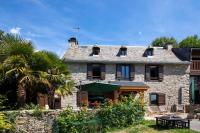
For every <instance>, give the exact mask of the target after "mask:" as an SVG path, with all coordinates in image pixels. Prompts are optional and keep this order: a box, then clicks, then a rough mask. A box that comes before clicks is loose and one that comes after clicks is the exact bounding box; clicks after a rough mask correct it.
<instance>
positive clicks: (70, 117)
mask: <svg viewBox="0 0 200 133" xmlns="http://www.w3.org/2000/svg"><path fill="white" fill-rule="evenodd" d="M133 99H134V98H132V97H124V98H122V100H121V101H120V102H118V103H115V104H107V105H105V106H104V107H102V108H100V109H99V110H93V111H83V110H82V111H79V112H74V111H72V109H69V108H68V109H66V110H65V111H63V112H62V113H61V114H60V115H59V116H58V118H57V120H56V121H55V123H54V132H57V133H64V132H70V133H79V132H81V133H94V132H106V131H107V130H108V129H111V128H121V127H127V126H129V125H132V124H138V123H140V122H142V121H143V118H144V107H143V105H142V103H141V101H140V100H133Z"/></svg>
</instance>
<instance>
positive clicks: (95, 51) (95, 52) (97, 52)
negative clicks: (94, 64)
mask: <svg viewBox="0 0 200 133" xmlns="http://www.w3.org/2000/svg"><path fill="white" fill-rule="evenodd" d="M99 53H100V48H99V47H97V46H94V47H93V55H99Z"/></svg>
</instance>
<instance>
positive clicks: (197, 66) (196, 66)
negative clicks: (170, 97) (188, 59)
mask: <svg viewBox="0 0 200 133" xmlns="http://www.w3.org/2000/svg"><path fill="white" fill-rule="evenodd" d="M190 70H191V72H200V60H193V61H192V63H191V66H190Z"/></svg>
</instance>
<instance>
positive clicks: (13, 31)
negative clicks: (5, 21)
mask: <svg viewBox="0 0 200 133" xmlns="http://www.w3.org/2000/svg"><path fill="white" fill-rule="evenodd" d="M20 30H21V28H19V27H14V28H11V29H10V33H12V34H20Z"/></svg>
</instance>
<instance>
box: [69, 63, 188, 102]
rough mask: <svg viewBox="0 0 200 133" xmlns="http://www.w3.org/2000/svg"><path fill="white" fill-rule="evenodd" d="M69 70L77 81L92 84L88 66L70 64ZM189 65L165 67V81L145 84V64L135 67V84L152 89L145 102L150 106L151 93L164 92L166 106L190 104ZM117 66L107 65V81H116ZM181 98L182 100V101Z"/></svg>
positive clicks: (146, 93)
mask: <svg viewBox="0 0 200 133" xmlns="http://www.w3.org/2000/svg"><path fill="white" fill-rule="evenodd" d="M68 67H69V70H70V71H71V73H72V77H73V79H74V80H75V81H77V82H78V81H80V80H81V81H82V82H91V81H88V80H87V64H86V63H85V64H84V63H70V64H68ZM189 69H190V68H189V65H177V64H167V65H164V77H163V78H164V79H163V81H162V82H145V77H144V75H145V64H136V65H135V80H134V81H135V82H145V83H146V84H147V85H148V86H149V87H150V88H149V89H148V90H147V91H146V92H145V101H146V102H147V104H149V93H151V92H162V93H165V94H166V105H168V106H172V105H177V104H179V103H180V102H178V101H182V104H189ZM115 74H116V65H115V64H106V76H105V78H106V79H105V81H112V80H115ZM180 95H181V96H180ZM180 98H181V100H180Z"/></svg>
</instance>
